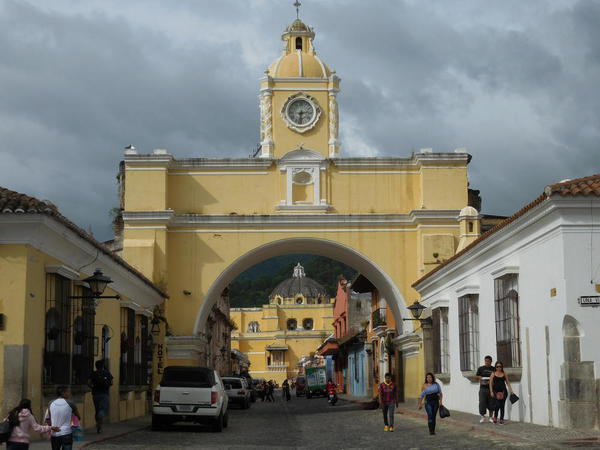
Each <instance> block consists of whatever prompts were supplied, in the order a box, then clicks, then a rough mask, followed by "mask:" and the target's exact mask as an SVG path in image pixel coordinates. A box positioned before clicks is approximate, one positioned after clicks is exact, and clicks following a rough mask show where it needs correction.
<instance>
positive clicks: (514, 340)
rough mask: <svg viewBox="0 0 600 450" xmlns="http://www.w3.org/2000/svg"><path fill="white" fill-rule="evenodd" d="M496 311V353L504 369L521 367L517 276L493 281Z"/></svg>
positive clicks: (507, 276) (511, 275)
mask: <svg viewBox="0 0 600 450" xmlns="http://www.w3.org/2000/svg"><path fill="white" fill-rule="evenodd" d="M494 300H495V301H494V304H495V310H496V353H497V355H498V360H499V361H502V362H503V363H504V367H521V337H520V331H519V294H518V275H516V274H510V275H505V276H503V277H500V278H496V279H495V280H494Z"/></svg>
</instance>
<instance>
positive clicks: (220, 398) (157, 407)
mask: <svg viewBox="0 0 600 450" xmlns="http://www.w3.org/2000/svg"><path fill="white" fill-rule="evenodd" d="M153 400H154V401H153V403H152V430H159V429H162V428H164V427H166V426H168V425H170V424H173V423H175V422H194V423H200V424H208V425H211V426H212V430H213V431H216V432H220V431H223V428H225V427H227V422H228V414H227V407H228V398H227V393H226V392H225V386H224V385H223V382H222V380H221V378H220V377H219V374H218V373H217V372H216V371H214V370H213V369H209V368H206V367H198V366H169V367H166V368H165V370H164V373H163V377H162V381H161V382H160V384H159V385H158V386H157V387H156V390H155V391H154V399H153Z"/></svg>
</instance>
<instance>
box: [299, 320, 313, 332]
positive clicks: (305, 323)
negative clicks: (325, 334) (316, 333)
mask: <svg viewBox="0 0 600 450" xmlns="http://www.w3.org/2000/svg"><path fill="white" fill-rule="evenodd" d="M313 326H314V321H313V320H312V319H310V318H308V319H304V320H302V328H304V329H305V330H312V329H313Z"/></svg>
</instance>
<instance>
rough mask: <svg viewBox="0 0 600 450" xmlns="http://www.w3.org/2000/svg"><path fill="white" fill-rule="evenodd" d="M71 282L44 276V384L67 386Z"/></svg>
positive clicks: (52, 276) (52, 275)
mask: <svg viewBox="0 0 600 450" xmlns="http://www.w3.org/2000/svg"><path fill="white" fill-rule="evenodd" d="M70 295H71V280H69V279H67V278H65V277H62V276H60V275H58V274H51V273H49V274H46V324H45V325H46V326H45V343H44V375H43V379H44V384H70V382H71V380H70V379H69V378H70V377H69V366H70V360H69V359H70V351H71V327H70V323H71V300H70V299H69V296H70Z"/></svg>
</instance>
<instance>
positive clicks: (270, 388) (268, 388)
mask: <svg viewBox="0 0 600 450" xmlns="http://www.w3.org/2000/svg"><path fill="white" fill-rule="evenodd" d="M273 392H275V385H274V384H273V380H269V382H268V383H267V386H266V394H267V401H268V402H275V397H273Z"/></svg>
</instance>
